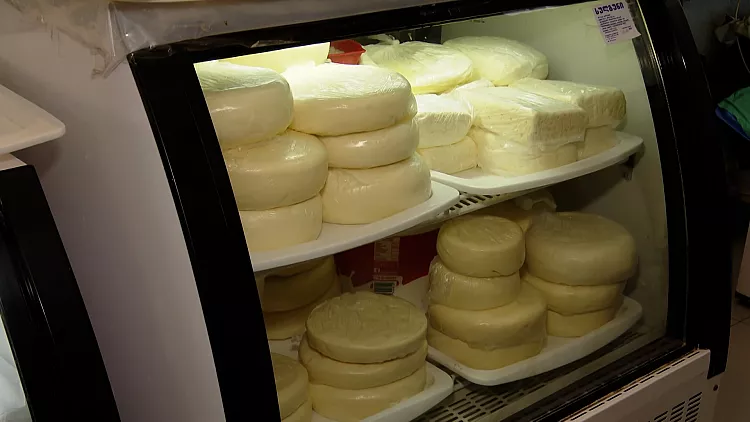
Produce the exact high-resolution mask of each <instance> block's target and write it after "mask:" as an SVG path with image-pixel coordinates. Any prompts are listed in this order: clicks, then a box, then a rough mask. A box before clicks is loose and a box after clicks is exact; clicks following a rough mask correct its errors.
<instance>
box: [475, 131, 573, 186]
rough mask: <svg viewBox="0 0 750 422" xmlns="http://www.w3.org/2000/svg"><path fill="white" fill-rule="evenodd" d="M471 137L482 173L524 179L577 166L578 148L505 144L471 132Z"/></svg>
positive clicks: (489, 134) (486, 133) (491, 135)
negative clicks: (522, 176)
mask: <svg viewBox="0 0 750 422" xmlns="http://www.w3.org/2000/svg"><path fill="white" fill-rule="evenodd" d="M469 136H470V137H471V138H472V139H474V141H475V143H476V145H477V164H478V165H479V167H481V168H482V170H484V171H486V172H488V173H493V174H498V175H502V176H505V175H509V176H512V175H523V174H531V173H536V172H540V171H544V170H549V169H553V168H557V167H561V166H564V165H566V164H571V163H574V162H576V160H577V159H578V144H580V142H577V143H574V144H564V145H560V146H551V147H549V148H546V149H539V148H536V147H533V146H528V145H523V144H516V143H513V142H502V141H501V139H502V136H500V135H497V134H495V133H492V132H489V131H486V130H483V129H480V128H477V127H475V128H472V129H471V130H470V131H469Z"/></svg>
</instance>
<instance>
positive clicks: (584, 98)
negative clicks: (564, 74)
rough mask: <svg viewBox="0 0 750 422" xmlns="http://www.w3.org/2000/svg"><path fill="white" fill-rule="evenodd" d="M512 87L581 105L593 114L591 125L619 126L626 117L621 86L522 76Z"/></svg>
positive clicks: (590, 120) (587, 112)
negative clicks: (545, 79) (618, 87)
mask: <svg viewBox="0 0 750 422" xmlns="http://www.w3.org/2000/svg"><path fill="white" fill-rule="evenodd" d="M511 86H512V87H513V88H518V89H521V90H524V91H528V92H533V93H534V94H539V95H542V96H545V97H549V98H554V99H556V100H560V101H565V102H568V103H570V104H575V105H577V106H578V107H581V108H582V109H584V110H585V111H586V114H587V115H588V117H589V127H599V126H613V127H616V126H617V125H619V124H620V122H622V120H623V119H624V118H625V109H626V103H625V94H624V93H623V92H622V91H621V90H620V89H617V88H613V87H609V86H595V85H587V84H582V83H577V82H568V81H541V80H538V79H531V78H526V79H521V80H519V81H516V82H514V83H512V84H511Z"/></svg>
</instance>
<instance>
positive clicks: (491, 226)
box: [437, 215, 525, 277]
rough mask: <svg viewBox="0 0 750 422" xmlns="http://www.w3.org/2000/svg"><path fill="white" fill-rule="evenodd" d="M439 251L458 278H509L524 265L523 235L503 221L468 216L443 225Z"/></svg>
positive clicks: (515, 226) (518, 229) (489, 217)
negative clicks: (458, 275)
mask: <svg viewBox="0 0 750 422" xmlns="http://www.w3.org/2000/svg"><path fill="white" fill-rule="evenodd" d="M437 251H438V255H440V259H441V260H442V261H443V263H444V264H445V265H446V266H447V267H448V268H450V269H451V270H453V271H454V272H457V273H459V274H463V275H468V276H472V277H497V276H508V275H511V274H513V273H515V272H518V270H519V269H520V268H521V265H523V261H524V256H525V250H524V239H523V231H522V230H521V227H519V226H518V224H516V223H514V222H512V221H510V220H506V219H504V218H501V217H495V216H490V215H482V216H476V215H466V216H462V217H458V218H455V219H453V220H450V221H448V222H447V223H445V224H443V226H442V227H441V228H440V233H439V234H438V240H437Z"/></svg>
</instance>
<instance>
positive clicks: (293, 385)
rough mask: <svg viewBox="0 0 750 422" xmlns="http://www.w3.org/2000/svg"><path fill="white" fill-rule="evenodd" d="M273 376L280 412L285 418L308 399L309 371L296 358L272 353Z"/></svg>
mask: <svg viewBox="0 0 750 422" xmlns="http://www.w3.org/2000/svg"><path fill="white" fill-rule="evenodd" d="M271 363H272V364H273V378H274V381H275V382H276V396H277V397H278V400H279V412H280V413H281V418H282V419H284V418H286V417H287V416H289V415H291V414H292V413H293V412H294V411H295V410H297V409H298V408H299V407H300V406H302V404H303V403H304V402H306V401H307V398H308V392H309V388H308V386H309V382H308V380H307V371H306V370H305V367H304V366H302V365H301V364H300V363H299V362H297V361H296V360H294V359H292V358H290V357H287V356H284V355H280V354H278V353H271Z"/></svg>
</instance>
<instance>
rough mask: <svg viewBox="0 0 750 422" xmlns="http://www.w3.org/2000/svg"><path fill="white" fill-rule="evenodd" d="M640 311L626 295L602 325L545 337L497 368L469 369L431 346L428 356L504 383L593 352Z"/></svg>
mask: <svg viewBox="0 0 750 422" xmlns="http://www.w3.org/2000/svg"><path fill="white" fill-rule="evenodd" d="M642 311H643V310H642V308H641V305H640V304H639V303H638V302H636V301H635V300H633V299H631V298H629V297H626V298H625V300H624V301H623V303H622V306H620V309H619V310H618V311H617V315H615V318H614V319H613V320H612V321H610V322H608V323H607V324H605V325H603V326H602V327H599V328H597V329H596V330H594V331H592V332H590V333H588V334H586V335H585V336H582V337H578V338H563V337H551V336H550V337H547V345H546V346H545V347H544V349H542V352H541V353H540V354H538V355H536V356H534V357H531V358H528V359H525V360H522V361H521V362H517V363H514V364H513V365H509V366H506V367H504V368H500V369H493V370H479V369H472V368H469V367H468V366H465V365H462V364H460V363H458V362H456V361H455V360H454V359H453V358H451V357H449V356H446V355H445V354H443V353H442V352H440V351H439V350H437V349H434V348H432V347H430V348H429V349H428V352H427V356H428V357H429V359H430V360H433V361H435V362H437V363H439V364H441V365H443V366H445V367H446V368H448V369H450V370H451V371H453V372H455V373H457V374H458V375H460V376H462V377H464V378H466V379H467V380H469V381H471V382H473V383H474V384H479V385H499V384H505V383H509V382H513V381H518V380H520V379H523V378H528V377H533V376H534V375H539V374H541V373H543V372H547V371H551V370H553V369H556V368H559V367H561V366H564V365H567V364H569V363H571V362H574V361H576V360H578V359H581V358H582V357H585V356H586V355H588V354H590V353H593V352H595V351H596V350H598V349H600V348H602V347H604V346H606V345H607V344H609V343H610V342H611V341H613V340H615V339H616V338H617V337H620V336H621V335H623V334H624V333H625V332H626V331H628V329H630V327H632V326H633V325H635V323H636V322H638V320H639V319H641V313H642Z"/></svg>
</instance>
